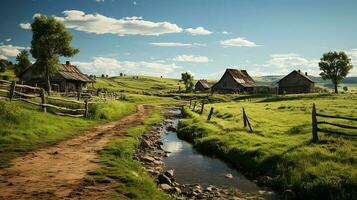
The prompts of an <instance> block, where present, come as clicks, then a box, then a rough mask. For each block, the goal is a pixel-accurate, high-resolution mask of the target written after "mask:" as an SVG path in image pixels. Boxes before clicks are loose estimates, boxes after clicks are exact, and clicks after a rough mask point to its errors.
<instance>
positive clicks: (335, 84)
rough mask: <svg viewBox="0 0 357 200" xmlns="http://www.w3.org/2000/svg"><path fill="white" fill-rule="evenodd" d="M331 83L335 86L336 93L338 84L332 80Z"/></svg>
mask: <svg viewBox="0 0 357 200" xmlns="http://www.w3.org/2000/svg"><path fill="white" fill-rule="evenodd" d="M333 85H334V86H335V93H336V94H337V93H338V89H337V86H338V85H337V83H336V82H334V83H333Z"/></svg>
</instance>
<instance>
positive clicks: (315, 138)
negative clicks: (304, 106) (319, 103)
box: [312, 104, 357, 142]
mask: <svg viewBox="0 0 357 200" xmlns="http://www.w3.org/2000/svg"><path fill="white" fill-rule="evenodd" d="M317 117H322V118H330V119H331V118H333V119H342V120H349V121H356V122H357V118H352V117H340V116H332V115H326V114H320V113H317V111H316V106H315V104H313V106H312V141H313V142H317V141H319V136H318V132H325V133H331V134H338V135H345V136H357V134H355V135H354V134H348V133H344V132H340V131H334V130H328V129H322V128H319V127H318V125H319V124H327V125H330V126H334V127H339V128H343V129H353V130H357V126H351V125H345V124H338V123H332V122H327V121H318V120H317Z"/></svg>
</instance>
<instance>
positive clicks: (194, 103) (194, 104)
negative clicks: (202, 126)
mask: <svg viewBox="0 0 357 200" xmlns="http://www.w3.org/2000/svg"><path fill="white" fill-rule="evenodd" d="M195 108H196V101H195V102H193V108H192V111H195Z"/></svg>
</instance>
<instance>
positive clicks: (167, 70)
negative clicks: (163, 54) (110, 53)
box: [72, 57, 182, 76]
mask: <svg viewBox="0 0 357 200" xmlns="http://www.w3.org/2000/svg"><path fill="white" fill-rule="evenodd" d="M72 63H73V64H74V65H78V66H79V67H80V69H81V70H83V72H85V73H87V74H95V75H100V74H108V75H110V76H114V75H118V74H119V73H121V72H122V73H126V74H132V75H136V74H139V75H154V76H161V75H168V74H171V73H174V72H176V70H179V69H182V67H181V66H177V65H176V64H175V63H162V62H146V61H120V60H117V59H114V58H105V57H95V58H94V59H93V60H91V61H89V62H72Z"/></svg>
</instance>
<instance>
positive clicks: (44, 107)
mask: <svg viewBox="0 0 357 200" xmlns="http://www.w3.org/2000/svg"><path fill="white" fill-rule="evenodd" d="M45 93H46V92H45V89H41V104H42V111H43V112H47V108H46V106H45V104H46V96H45Z"/></svg>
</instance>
